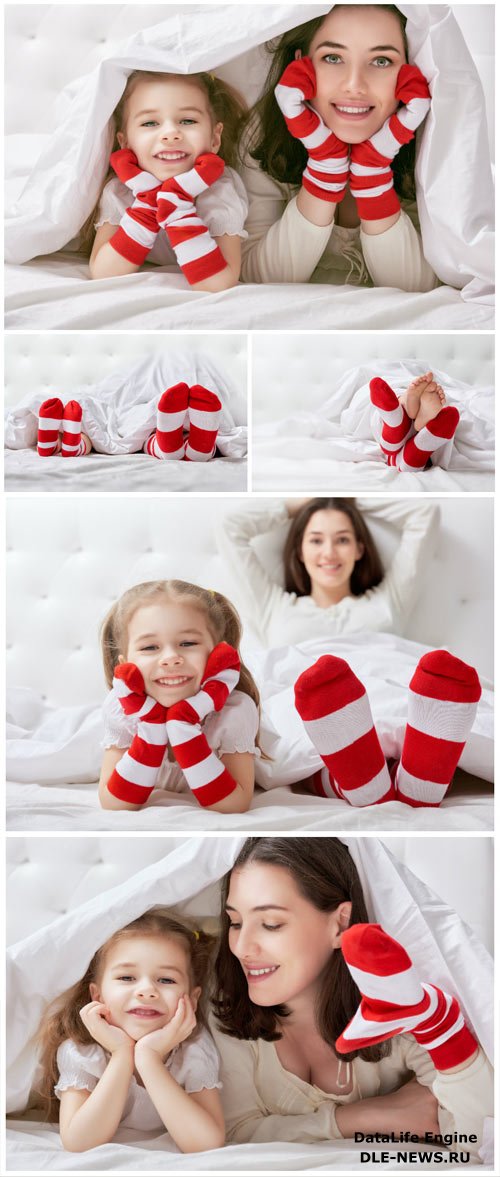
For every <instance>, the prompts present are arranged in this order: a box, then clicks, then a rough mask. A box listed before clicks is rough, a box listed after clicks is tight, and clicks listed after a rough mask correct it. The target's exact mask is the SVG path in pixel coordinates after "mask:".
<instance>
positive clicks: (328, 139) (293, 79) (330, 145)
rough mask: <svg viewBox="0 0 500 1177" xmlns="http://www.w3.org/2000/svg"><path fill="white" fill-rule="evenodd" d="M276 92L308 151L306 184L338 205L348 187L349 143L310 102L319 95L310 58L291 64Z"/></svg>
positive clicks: (291, 126)
mask: <svg viewBox="0 0 500 1177" xmlns="http://www.w3.org/2000/svg"><path fill="white" fill-rule="evenodd" d="M274 94H275V98H276V102H277V103H278V106H279V108H280V110H281V112H282V114H283V117H284V119H285V122H286V125H287V128H288V130H289V132H290V134H291V135H292V136H293V138H294V139H298V140H299V142H300V143H302V144H303V146H304V147H305V149H306V151H307V153H308V159H307V165H306V168H305V171H304V173H303V176H302V184H303V187H304V188H305V189H306V190H307V192H310V193H311V195H312V196H315V197H316V198H317V199H318V200H326V201H329V202H331V203H335V204H337V203H338V202H339V201H340V200H342V199H343V197H344V194H345V190H346V184H347V176H348V172H349V160H348V155H347V146H346V144H345V143H343V142H342V140H341V139H338V138H337V136H336V135H334V133H333V131H330V130H329V128H328V127H327V126H325V123H324V122H323V120H322V119H321V118H320V116H319V114H318V113H317V111H315V110H313V109H312V107H311V106H309V105H307V103H309V102H310V101H311V99H312V98H314V96H315V94H316V71H315V69H314V65H313V63H312V61H311V59H310V57H301V58H300V59H299V60H297V61H291V62H290V64H289V65H287V67H286V69H285V71H284V73H283V75H282V77H281V78H280V80H279V83H278V85H277V86H276V88H275V91H274Z"/></svg>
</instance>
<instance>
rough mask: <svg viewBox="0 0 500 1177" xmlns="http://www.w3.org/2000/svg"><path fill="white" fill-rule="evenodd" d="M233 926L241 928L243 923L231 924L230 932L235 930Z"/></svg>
mask: <svg viewBox="0 0 500 1177" xmlns="http://www.w3.org/2000/svg"><path fill="white" fill-rule="evenodd" d="M233 928H241V924H229V931H230V932H231V931H232V930H233Z"/></svg>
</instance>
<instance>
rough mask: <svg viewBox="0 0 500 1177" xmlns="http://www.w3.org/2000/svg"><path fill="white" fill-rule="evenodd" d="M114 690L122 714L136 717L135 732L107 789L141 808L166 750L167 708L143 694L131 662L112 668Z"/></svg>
mask: <svg viewBox="0 0 500 1177" xmlns="http://www.w3.org/2000/svg"><path fill="white" fill-rule="evenodd" d="M113 691H114V693H115V695H116V696H117V697H118V700H119V703H120V706H121V707H122V709H123V711H124V712H125V715H127V716H134V717H136V718H137V733H136V735H135V736H134V738H133V740H132V743H131V745H130V748H129V750H128V752H125V754H124V755H123V756H122V757H121V759H120V760H119V761H118V762H117V763H116V765H115V767H114V770H113V772H112V774H111V776H110V777H109V779H108V780H107V782H106V788H107V790H108V792H109V793H111V794H112V796H113V797H117V798H118V800H119V801H125V802H127V803H130V804H132V805H143V804H144V802H145V801H147V799H148V797H149V795H150V793H151V792H152V790H153V789H154V787H155V784H156V780H157V777H158V773H159V771H160V768H161V765H162V763H163V757H164V755H165V752H166V749H167V742H168V741H167V723H166V719H167V709H166V707H164V706H163V705H162V704H161V703H158V702H157V700H156V699H152V698H151V697H150V696H149V695H147V694H146V687H145V685H144V679H143V677H142V674H141V671H140V670H139V668H138V667H137V666H134V663H133V662H124V663H121V664H120V665H118V666H115V670H114V678H113Z"/></svg>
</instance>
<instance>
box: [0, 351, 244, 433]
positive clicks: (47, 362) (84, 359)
mask: <svg viewBox="0 0 500 1177" xmlns="http://www.w3.org/2000/svg"><path fill="white" fill-rule="evenodd" d="M186 347H189V348H190V350H192V351H199V352H202V353H204V354H205V355H208V356H209V357H210V359H212V360H213V361H214V362H215V363H216V364H217V365H218V367H220V369H221V370H222V371H223V372H224V373H225V375H227V377H228V379H229V380H230V381H231V384H233V385H234V387H235V390H237V394H238V395H237V396H236V397H235V398H234V399H233V400H232V401H231V412H232V414H233V417H234V419H235V422H236V424H237V425H245V424H246V421H247V336H246V335H239V334H236V333H231V334H228V333H225V334H224V333H223V332H220V333H218V332H212V333H210V334H206V335H200V334H197V333H195V332H184V333H182V332H168V334H164V335H160V334H156V333H152V334H150V335H145V334H141V333H139V332H113V333H111V332H109V333H108V332H98V333H95V334H93V336H92V345H91V346H89V339H88V335H87V333H86V332H85V331H81V332H79V333H76V332H66V331H59V332H58V331H51V332H34V333H32V334H29V335H28V334H26V335H24V334H21V333H14V332H10V333H9V334H8V335H6V337H5V364H4V369H5V404H6V406H7V408H12V407H13V406H14V405H16V404H17V403H18V401H20V400H21V399H22V398H23V397H24V396H27V395H28V394H33V393H35V392H36V393H39V395H40V400H45V399H46V398H47V397H48V396H53V395H54V392H55V391H56V390H57V394H58V395H60V396H62V397H63V399H64V397H65V396H66V397H70V396H71V395H72V390H74V389H75V388H77V387H78V386H79V385H82V384H87V383H88V384H93V383H96V382H97V381H100V380H103V379H104V378H105V377H106V376H108V375H109V374H110V373H111V372H116V371H119V370H123V369H124V368H126V367H127V363H129V362H130V363H131V364H133V363H135V362H136V361H137V360H138V359H140V357H141V356H144V355H148V354H151V352H153V351H155V352H160V353H162V354H164V353H165V352H169V351H171V350H176V349H177V348H178V349H180V350H182V351H185V349H186Z"/></svg>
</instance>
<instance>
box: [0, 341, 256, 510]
mask: <svg viewBox="0 0 500 1177" xmlns="http://www.w3.org/2000/svg"><path fill="white" fill-rule="evenodd" d="M179 380H184V381H186V382H187V383H188V384H189V385H193V384H198V383H199V384H203V385H205V386H206V387H207V388H212V389H214V391H217V392H218V394H219V396H220V399H221V401H222V404H223V410H222V415H221V421H220V428H219V437H218V449H217V455H216V457H215V458H214V459H212V460H211V461H210V462H204V463H195V462H161V461H157V460H156V459H155V458H150V457H149V456H148V455H146V454H144V453H143V452H128V451H129V450H132V451H134V450H136V451H142V446H143V444H144V441H145V440H146V438H147V436H149V434H150V433H151V431H152V429H154V428H155V421H156V403H157V400H158V396H159V395H160V394H161V392H162V391H163V390H164V389H165V388H168V387H170V386H171V385H173V384H176V383H177V382H178V381H179ZM54 392H57V394H58V395H60V396H61V398H62V400H63V403H66V401H67V400H69V399H72V398H74V397H76V399H77V400H79V401H80V403H81V404H82V408H83V428H84V430H85V431H86V432H87V433H88V434H89V435H90V437H91V440H92V442H93V444H94V446H95V447H96V449H94V451H93V452H92V454H91V455H90V456H89V457H87V458H75V459H73V460H72V461H71V462H67V461H63V460H62V459H61V457H60V455H58V456H56V457H54V458H46V459H45V460H44V461H43V462H41V461H40V458H39V457H38V454H37V452H36V449H35V448H34V447H35V445H36V430H37V414H38V408H39V406H40V404H41V403H42V401H44V400H46V399H47V397H48V396H53V395H54ZM5 405H6V409H5V431H4V441H5V445H6V449H5V454H4V472H5V488H6V490H24V491H30V490H31V491H37V490H38V491H39V490H41V489H43V491H44V492H46V491H49V492H50V491H65V490H75V491H76V490H85V491H107V490H110V491H112V492H113V493H115V492H118V491H127V492H130V491H156V492H166V491H168V492H181V493H182V492H200V491H209V492H213V491H215V492H221V491H224V492H226V493H233V492H237V491H245V490H246V489H247V424H246V423H247V341H246V338H245V337H244V336H241V335H237V334H236V333H235V334H225V335H222V334H221V335H217V336H216V337H215V336H211V335H192V336H190V338H189V341H187V340H186V337H185V336H184V335H170V334H169V336H168V337H166V336H149V335H146V334H132V335H129V336H126V337H124V336H123V335H117V334H108V333H105V332H103V333H102V334H100V335H97V336H95V338H94V341H93V346H92V348H89V347H88V338H87V336H86V335H85V334H73V333H68V334H63V333H58V334H55V335H53V334H52V335H43V334H40V335H37V334H33V335H24V334H11V335H9V336H8V337H7V339H6V363H5ZM103 449H104V450H105V451H106V452H102V450H103Z"/></svg>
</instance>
